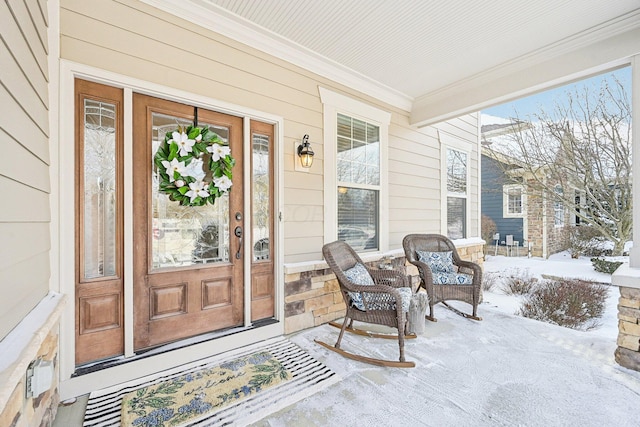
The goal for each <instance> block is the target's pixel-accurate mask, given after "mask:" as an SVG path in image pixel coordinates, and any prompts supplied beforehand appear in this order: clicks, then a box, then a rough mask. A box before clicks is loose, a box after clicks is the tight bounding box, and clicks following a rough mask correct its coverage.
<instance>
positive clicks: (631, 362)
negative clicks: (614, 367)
mask: <svg viewBox="0 0 640 427" xmlns="http://www.w3.org/2000/svg"><path fill="white" fill-rule="evenodd" d="M615 358H616V362H618V364H619V365H621V366H624V367H625V368H629V369H634V370H636V371H640V289H638V288H629V287H626V286H620V299H619V300H618V348H617V349H616V351H615Z"/></svg>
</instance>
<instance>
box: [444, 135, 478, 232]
mask: <svg viewBox="0 0 640 427" xmlns="http://www.w3.org/2000/svg"><path fill="white" fill-rule="evenodd" d="M438 139H439V141H440V194H441V197H440V199H441V200H440V211H441V212H442V215H441V220H440V233H441V234H442V235H444V236H449V233H448V229H447V228H448V220H449V209H448V206H447V202H448V199H449V197H457V198H461V199H465V200H466V203H465V223H464V234H465V235H464V236H463V238H464V239H466V238H468V237H469V232H470V230H471V228H470V226H471V218H470V216H471V207H470V204H471V203H470V200H471V198H470V197H469V193H470V191H471V168H470V160H471V146H470V144H468V143H467V142H466V141H462V140H459V139H457V138H455V137H452V136H449V135H447V136H446V137H443V135H441V133H440V131H438ZM448 150H454V151H459V152H461V153H464V154H465V155H466V156H467V166H466V174H467V176H466V178H465V181H466V184H467V185H466V188H467V191H466V193H465V194H464V195H462V193H453V192H449V190H448V188H447V151H448Z"/></svg>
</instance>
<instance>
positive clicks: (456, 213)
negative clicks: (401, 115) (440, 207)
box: [446, 148, 469, 239]
mask: <svg viewBox="0 0 640 427" xmlns="http://www.w3.org/2000/svg"><path fill="white" fill-rule="evenodd" d="M446 150H447V158H446V162H447V163H446V171H447V234H448V236H449V238H451V239H462V238H465V237H467V193H468V187H469V186H468V176H467V159H468V156H467V153H465V152H463V151H459V150H454V149H452V148H447V149H446Z"/></svg>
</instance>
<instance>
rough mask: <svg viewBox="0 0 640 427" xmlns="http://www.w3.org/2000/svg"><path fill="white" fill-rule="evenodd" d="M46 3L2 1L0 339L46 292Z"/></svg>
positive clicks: (48, 188) (48, 190) (47, 106)
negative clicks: (0, 296)
mask: <svg viewBox="0 0 640 427" xmlns="http://www.w3.org/2000/svg"><path fill="white" fill-rule="evenodd" d="M42 8H46V2H41V3H39V2H38V1H37V0H28V1H26V2H25V1H22V0H8V1H7V2H2V3H1V4H0V27H1V28H2V38H3V39H4V43H0V63H1V64H2V66H0V82H2V85H0V106H2V107H1V108H2V111H1V112H0V152H2V153H3V158H2V162H0V200H2V202H1V203H2V208H1V209H0V242H2V247H1V248H0V294H1V295H3V296H4V298H2V300H1V301H0V339H2V338H3V337H5V336H6V335H7V333H8V332H9V331H11V329H13V328H14V327H15V326H16V325H17V324H18V323H19V322H20V321H21V320H22V319H23V318H24V317H25V315H26V314H27V313H28V312H29V311H31V309H32V308H33V307H35V305H36V304H37V303H38V302H39V301H40V300H41V299H42V298H43V297H44V296H45V295H46V294H47V292H48V290H49V275H50V268H49V248H50V238H49V219H50V214H49V192H50V185H49V144H48V139H49V121H48V113H49V105H48V103H49V98H48V86H47V84H48V74H47V31H46V30H47V27H46V21H45V18H44V16H45V13H43V9H42Z"/></svg>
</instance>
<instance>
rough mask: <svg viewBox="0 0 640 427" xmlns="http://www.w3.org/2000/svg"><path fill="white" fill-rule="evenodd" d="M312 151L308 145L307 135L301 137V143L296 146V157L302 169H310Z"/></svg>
mask: <svg viewBox="0 0 640 427" xmlns="http://www.w3.org/2000/svg"><path fill="white" fill-rule="evenodd" d="M313 155H314V153H313V150H312V149H311V144H309V135H305V136H303V137H302V143H301V144H300V145H298V157H300V164H301V165H302V167H303V168H310V167H311V165H312V164H313Z"/></svg>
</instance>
